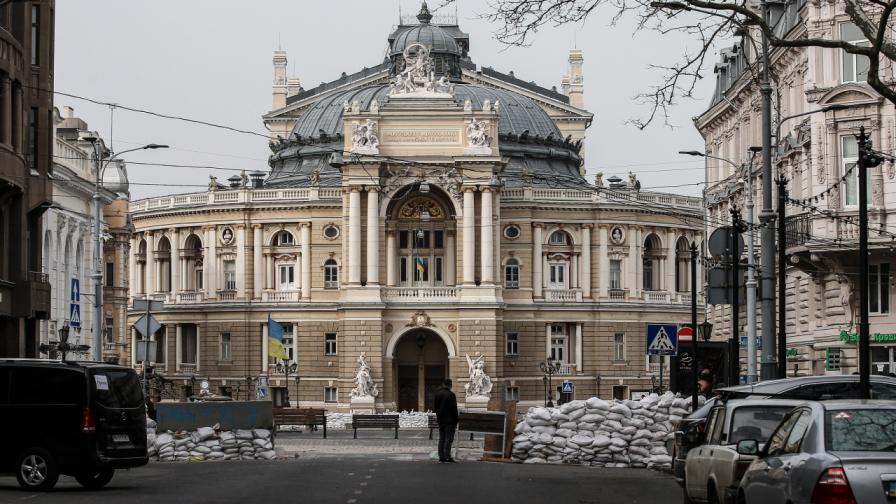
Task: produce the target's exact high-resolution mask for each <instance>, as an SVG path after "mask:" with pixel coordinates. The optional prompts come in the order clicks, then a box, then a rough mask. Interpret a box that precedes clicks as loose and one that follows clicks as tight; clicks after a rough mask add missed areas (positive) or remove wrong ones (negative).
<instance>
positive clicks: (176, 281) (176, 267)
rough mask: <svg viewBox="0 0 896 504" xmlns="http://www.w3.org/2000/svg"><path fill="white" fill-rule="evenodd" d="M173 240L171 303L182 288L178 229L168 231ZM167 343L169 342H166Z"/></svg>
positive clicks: (171, 240) (175, 299)
mask: <svg viewBox="0 0 896 504" xmlns="http://www.w3.org/2000/svg"><path fill="white" fill-rule="evenodd" d="M168 231H169V232H170V234H171V238H170V239H169V240H168V241H170V242H171V263H170V264H171V301H177V293H178V292H180V286H181V278H180V277H181V275H182V274H183V273H182V270H181V267H180V266H181V264H180V231H178V230H177V228H171V229H169V230H168ZM166 343H167V342H166Z"/></svg>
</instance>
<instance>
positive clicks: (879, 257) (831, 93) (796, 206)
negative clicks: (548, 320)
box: [696, 2, 896, 376]
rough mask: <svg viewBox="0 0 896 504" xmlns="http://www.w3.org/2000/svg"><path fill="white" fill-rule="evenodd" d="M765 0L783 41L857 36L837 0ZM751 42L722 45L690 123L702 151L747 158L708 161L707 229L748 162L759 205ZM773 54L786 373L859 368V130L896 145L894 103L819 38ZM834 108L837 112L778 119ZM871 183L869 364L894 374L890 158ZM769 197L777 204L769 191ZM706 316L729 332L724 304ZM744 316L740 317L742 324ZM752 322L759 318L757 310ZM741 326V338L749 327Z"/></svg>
mask: <svg viewBox="0 0 896 504" xmlns="http://www.w3.org/2000/svg"><path fill="white" fill-rule="evenodd" d="M771 8H772V19H774V20H777V26H776V30H777V32H778V33H779V34H781V35H785V34H786V36H787V37H789V38H799V37H803V36H810V37H822V38H826V39H830V40H837V39H845V40H857V39H860V38H861V32H860V31H859V30H858V29H857V28H856V26H855V25H854V24H853V23H852V22H851V21H850V19H849V17H848V15H847V14H846V13H845V3H844V2H831V3H813V2H784V3H782V4H780V5H779V6H772V7H771ZM750 46H751V45H750V44H749V41H741V42H740V43H738V44H737V45H735V46H733V47H731V48H730V49H727V50H725V51H722V54H721V61H720V62H719V63H718V64H717V65H716V76H717V80H718V84H717V88H716V92H715V96H714V98H713V104H712V106H711V107H710V108H709V109H708V110H707V111H706V112H705V113H703V114H702V115H701V116H700V117H699V118H697V120H696V125H697V128H698V129H699V130H700V133H701V134H702V135H703V137H704V138H705V140H706V153H707V154H711V155H714V156H717V157H720V158H723V159H725V160H729V161H732V162H733V163H734V164H735V165H743V166H744V167H743V168H741V169H740V170H738V171H736V170H735V168H734V167H732V166H731V164H730V163H728V162H725V161H719V160H714V159H708V160H707V165H706V170H707V180H708V182H709V184H708V187H707V192H706V201H707V222H708V224H709V227H710V229H713V228H715V227H718V226H719V225H722V224H725V223H727V222H730V216H729V210H730V209H731V207H732V205H736V206H737V207H739V208H741V209H743V208H744V205H745V195H746V193H745V191H746V190H747V189H746V188H747V187H748V186H747V184H745V181H746V180H747V173H750V172H749V168H748V167H749V166H752V167H753V170H752V173H751V175H750V178H751V179H752V187H753V200H754V202H755V205H756V208H757V210H756V215H758V209H759V208H760V206H761V201H762V190H761V179H760V177H759V173H758V171H759V165H760V163H761V161H760V159H758V157H757V159H755V160H754V161H753V162H752V165H751V160H750V152H749V147H751V146H757V145H761V138H762V137H761V116H760V111H759V103H760V93H759V87H758V85H757V83H756V82H755V81H754V80H753V76H751V74H750V72H748V69H749V68H750V66H751V65H753V64H754V63H755V61H756V57H755V54H753V53H752V51H751V49H750ZM771 62H772V65H771V70H772V75H773V79H772V81H773V83H774V85H775V88H774V93H773V109H775V113H774V114H773V125H772V130H773V131H775V130H776V129H777V128H780V138H779V139H777V140H775V139H773V143H774V144H775V146H776V149H775V150H774V153H773V160H774V166H773V170H774V172H775V174H776V176H777V174H783V175H784V177H785V179H786V180H787V187H786V190H787V198H788V200H787V202H788V203H787V205H786V214H787V218H786V221H785V224H784V225H785V226H786V230H787V242H786V244H785V247H786V252H787V264H786V269H787V275H786V280H785V281H786V293H787V295H786V306H787V317H786V320H787V326H786V330H787V369H788V376H793V375H807V374H823V373H836V374H839V373H852V372H855V371H857V370H858V360H857V355H858V353H857V344H856V336H855V335H856V333H857V321H858V311H857V310H858V298H857V292H856V291H857V290H858V276H857V273H858V261H857V254H858V233H859V228H858V183H857V173H856V170H855V169H854V166H855V164H856V159H857V153H858V149H857V143H856V137H855V135H856V134H857V133H858V132H859V128H860V127H864V128H865V130H866V131H868V132H870V134H871V139H872V141H873V144H874V147H875V148H876V149H880V150H882V151H883V152H887V153H891V154H892V153H893V151H894V148H896V137H894V135H896V130H894V107H893V104H892V103H889V102H887V101H885V100H884V99H882V98H881V96H879V95H878V94H877V93H875V92H874V91H873V90H872V89H871V88H870V87H869V86H868V85H867V84H866V83H865V82H864V81H865V79H866V77H867V71H868V63H869V62H868V59H867V58H864V59H863V57H862V56H854V55H850V54H847V53H845V52H842V51H840V50H839V49H832V48H820V47H807V48H791V49H775V50H773V51H772V53H771ZM893 78H894V73H893V68H892V65H883V66H882V67H881V79H882V80H884V81H887V82H889V81H892V80H893ZM831 105H836V106H839V109H837V110H830V111H827V112H818V113H812V114H809V115H805V116H801V117H798V118H794V119H787V120H784V121H783V122H781V121H780V120H779V118H783V119H786V118H787V117H788V116H792V115H795V114H800V113H803V112H809V111H813V110H820V109H823V108H825V107H828V106H831ZM868 180H869V189H870V190H869V193H868V194H869V198H870V200H869V202H868V208H869V229H870V230H871V231H870V234H869V237H870V251H871V257H870V265H871V266H870V271H871V281H870V286H871V292H870V293H869V296H870V297H869V300H870V306H871V317H870V321H871V329H870V331H871V334H872V343H871V345H872V361H873V365H872V373H875V374H887V373H892V372H894V371H896V317H894V315H893V314H892V310H891V309H890V305H891V301H890V300H891V299H892V297H893V296H892V294H893V276H892V273H891V271H892V261H893V243H894V239H893V232H894V231H896V228H894V227H893V226H892V224H888V223H889V222H890V221H891V217H890V215H891V214H892V213H893V208H892V207H893V205H891V203H890V202H891V201H893V200H894V198H896V166H894V164H893V162H892V161H886V162H884V163H883V164H882V165H881V166H879V167H877V168H872V169H869V170H868ZM773 187H774V184H773ZM772 196H773V201H777V194H773V195H772ZM775 207H777V205H775ZM755 221H756V222H758V219H755ZM758 236H759V231H757V232H756V233H755V241H756V264H759V251H760V249H759V239H758ZM778 246H781V245H780V244H779V245H778ZM760 308H761V307H760ZM760 308H757V310H759V309H760ZM744 310H745V307H744ZM708 313H709V316H710V317H711V319H714V321H715V322H716V330H715V331H714V333H715V334H717V335H719V336H720V337H726V338H727V337H729V335H730V334H731V327H730V325H731V322H730V319H731V309H730V306H721V305H719V306H714V307H711V308H710V309H709V310H708ZM745 313H746V312H745V311H744V312H742V315H741V317H740V322H741V326H742V327H743V326H744V325H745V323H746V316H745ZM757 319H758V320H759V325H760V326H761V317H757ZM740 334H741V335H745V334H746V332H745V330H743V329H741V332H740ZM742 355H744V357H745V354H742Z"/></svg>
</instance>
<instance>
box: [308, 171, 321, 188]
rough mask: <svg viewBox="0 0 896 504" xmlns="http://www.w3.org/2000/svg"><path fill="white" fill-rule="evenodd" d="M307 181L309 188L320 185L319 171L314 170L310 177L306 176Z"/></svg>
mask: <svg viewBox="0 0 896 504" xmlns="http://www.w3.org/2000/svg"><path fill="white" fill-rule="evenodd" d="M308 181H309V182H310V183H311V187H317V186H319V185H320V169H316V170H314V171H313V172H311V175H308Z"/></svg>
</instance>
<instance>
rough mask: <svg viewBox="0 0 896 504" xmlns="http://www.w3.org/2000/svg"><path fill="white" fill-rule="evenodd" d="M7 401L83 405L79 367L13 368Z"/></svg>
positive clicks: (12, 402) (11, 402)
mask: <svg viewBox="0 0 896 504" xmlns="http://www.w3.org/2000/svg"><path fill="white" fill-rule="evenodd" d="M10 377H11V379H10V389H9V402H10V404H84V402H85V393H86V388H85V384H84V373H83V372H81V370H80V369H65V368H53V367H48V366H47V367H44V366H41V367H39V368H38V367H14V368H11V373H10Z"/></svg>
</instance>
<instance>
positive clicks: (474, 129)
mask: <svg viewBox="0 0 896 504" xmlns="http://www.w3.org/2000/svg"><path fill="white" fill-rule="evenodd" d="M467 145H468V146H469V147H488V146H489V135H488V125H487V124H486V123H484V122H483V121H477V120H476V119H471V120H470V124H468V125H467Z"/></svg>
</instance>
